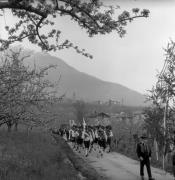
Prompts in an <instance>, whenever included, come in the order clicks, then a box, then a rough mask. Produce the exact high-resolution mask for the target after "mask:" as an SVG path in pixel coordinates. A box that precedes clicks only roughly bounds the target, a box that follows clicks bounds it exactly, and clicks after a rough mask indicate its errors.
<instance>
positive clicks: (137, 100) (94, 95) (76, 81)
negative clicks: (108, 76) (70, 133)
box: [30, 53, 145, 106]
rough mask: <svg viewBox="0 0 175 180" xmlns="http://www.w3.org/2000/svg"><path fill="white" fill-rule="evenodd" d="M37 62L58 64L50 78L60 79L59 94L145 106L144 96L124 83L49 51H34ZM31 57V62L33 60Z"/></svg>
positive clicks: (38, 63) (37, 63) (86, 99)
mask: <svg viewBox="0 0 175 180" xmlns="http://www.w3.org/2000/svg"><path fill="white" fill-rule="evenodd" d="M31 58H32V59H34V60H35V64H36V65H38V66H40V67H42V66H47V65H49V64H54V65H57V68H56V69H54V70H52V71H49V74H48V78H49V79H50V80H54V81H56V80H58V79H59V78H60V81H59V88H58V94H59V95H61V94H63V93H66V97H68V98H73V97H74V98H76V99H82V100H84V101H88V102H90V101H98V100H100V101H108V100H109V99H111V100H116V101H120V102H121V101H123V104H124V105H129V106H143V105H144V100H145V98H144V96H143V95H142V94H140V93H138V92H136V91H134V90H131V89H129V88H127V87H125V86H123V85H120V84H117V83H111V82H107V81H103V80H100V79H98V78H96V77H93V76H91V75H88V74H85V73H83V72H80V71H78V70H76V69H75V68H73V67H71V66H69V65H68V64H66V63H65V62H64V61H63V60H61V59H59V58H57V57H54V56H51V55H49V54H48V53H33V56H32V57H31ZM31 58H30V62H32V61H31Z"/></svg>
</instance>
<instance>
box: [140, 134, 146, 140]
mask: <svg viewBox="0 0 175 180" xmlns="http://www.w3.org/2000/svg"><path fill="white" fill-rule="evenodd" d="M140 138H141V139H147V138H148V137H147V135H146V134H142V135H141V136H140Z"/></svg>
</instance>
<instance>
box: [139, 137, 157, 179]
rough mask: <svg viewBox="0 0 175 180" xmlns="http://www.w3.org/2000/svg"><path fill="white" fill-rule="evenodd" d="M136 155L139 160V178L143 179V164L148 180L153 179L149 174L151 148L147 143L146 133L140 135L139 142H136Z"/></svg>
mask: <svg viewBox="0 0 175 180" xmlns="http://www.w3.org/2000/svg"><path fill="white" fill-rule="evenodd" d="M137 156H138V158H139V160H140V176H141V180H144V165H145V166H146V168H147V173H148V177H149V180H155V179H154V178H152V174H151V166H150V160H151V148H150V146H149V144H148V138H147V136H146V135H142V136H141V137H140V142H139V143H138V144H137Z"/></svg>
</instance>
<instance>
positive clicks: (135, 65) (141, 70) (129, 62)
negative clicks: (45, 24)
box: [0, 0, 175, 94]
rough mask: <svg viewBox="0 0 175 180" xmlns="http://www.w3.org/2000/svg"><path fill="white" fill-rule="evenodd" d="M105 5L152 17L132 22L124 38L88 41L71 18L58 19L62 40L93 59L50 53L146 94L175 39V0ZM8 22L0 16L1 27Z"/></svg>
mask: <svg viewBox="0 0 175 180" xmlns="http://www.w3.org/2000/svg"><path fill="white" fill-rule="evenodd" d="M104 3H107V4H112V5H119V6H120V9H121V10H131V9H132V8H135V7H138V8H140V9H149V10H150V16H149V17H148V18H139V19H135V20H134V21H133V22H132V23H129V24H128V26H127V28H126V30H127V34H126V35H125V37H124V38H120V37H119V36H118V34H117V32H112V33H110V34H108V35H98V36H95V37H93V38H89V37H88V35H87V34H86V33H85V31H84V30H82V29H80V27H79V26H78V25H77V24H76V23H74V22H72V21H70V19H69V18H65V17H62V18H58V19H57V27H58V28H59V29H60V30H61V31H62V32H63V37H65V38H67V39H69V40H71V41H72V42H73V43H74V44H77V45H79V46H80V47H82V48H85V49H86V51H87V52H89V53H90V54H92V55H93V57H94V58H93V59H92V60H91V59H88V58H86V57H84V56H82V55H80V54H77V53H76V52H75V51H74V50H71V49H69V50H62V51H58V52H54V53H51V54H52V55H54V56H57V57H59V58H61V59H63V60H64V61H65V62H66V63H67V64H69V65H71V66H73V67H74V68H76V69H77V70H79V71H81V72H85V73H87V74H90V75H92V76H95V77H97V78H100V79H102V80H105V81H110V82H115V83H119V84H122V85H124V86H126V87H128V88H130V89H133V90H136V91H138V92H140V93H143V94H144V93H146V91H147V90H149V89H151V88H152V86H153V85H154V84H155V82H156V74H157V72H158V71H161V68H162V67H163V63H164V59H165V55H164V54H165V53H164V50H163V48H166V46H167V44H168V42H169V41H170V39H172V40H175V21H174V19H173V18H174V17H175V0H106V1H104ZM116 15H117V14H116ZM5 23H7V24H8V23H10V20H8V19H7V15H6V22H4V19H3V18H2V17H1V19H0V26H1V27H2V26H3V25H4V24H5ZM0 33H1V34H2V31H0ZM23 47H26V48H31V49H35V50H38V51H39V49H37V48H36V47H34V46H33V45H31V44H29V43H23Z"/></svg>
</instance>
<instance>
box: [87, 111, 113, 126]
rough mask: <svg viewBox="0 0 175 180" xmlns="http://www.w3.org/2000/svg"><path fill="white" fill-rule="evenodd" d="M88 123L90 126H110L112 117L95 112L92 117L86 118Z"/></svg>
mask: <svg viewBox="0 0 175 180" xmlns="http://www.w3.org/2000/svg"><path fill="white" fill-rule="evenodd" d="M85 119H86V123H87V124H88V125H92V126H96V125H102V126H108V125H110V124H111V122H110V115H109V114H107V113H104V112H100V113H97V112H94V113H92V114H90V115H87V116H86V118H85Z"/></svg>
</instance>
